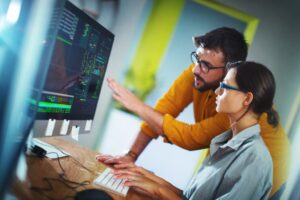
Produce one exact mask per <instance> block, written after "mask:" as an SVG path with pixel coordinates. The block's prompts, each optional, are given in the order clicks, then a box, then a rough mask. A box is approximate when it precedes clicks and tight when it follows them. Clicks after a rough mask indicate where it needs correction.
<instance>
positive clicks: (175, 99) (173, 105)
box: [141, 65, 193, 138]
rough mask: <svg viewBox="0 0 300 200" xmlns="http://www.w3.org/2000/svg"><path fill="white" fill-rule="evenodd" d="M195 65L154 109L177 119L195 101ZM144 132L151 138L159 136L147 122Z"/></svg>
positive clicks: (173, 85)
mask: <svg viewBox="0 0 300 200" xmlns="http://www.w3.org/2000/svg"><path fill="white" fill-rule="evenodd" d="M192 68H193V65H191V66H190V67H188V68H187V69H186V70H185V71H184V72H183V73H182V74H181V75H180V76H179V77H178V78H177V79H176V80H175V81H174V82H173V84H172V86H171V87H170V88H169V90H168V91H167V92H166V93H165V94H164V95H163V96H162V97H161V98H160V99H159V100H158V101H157V103H156V105H155V106H154V109H155V110H156V111H158V112H160V113H162V114H169V115H171V116H173V117H175V118H176V117H177V116H178V115H179V114H180V113H181V112H182V111H183V110H184V108H185V107H186V106H188V105H189V104H190V103H191V102H192V99H193V97H192V96H193V93H192V90H193V72H192ZM141 129H142V131H143V132H144V133H145V134H147V135H148V136H149V137H152V138H157V137H158V135H157V134H156V133H155V132H154V131H153V130H152V129H151V127H149V125H148V124H147V123H146V122H142V124H141Z"/></svg>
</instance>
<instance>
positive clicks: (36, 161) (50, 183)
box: [13, 137, 150, 200]
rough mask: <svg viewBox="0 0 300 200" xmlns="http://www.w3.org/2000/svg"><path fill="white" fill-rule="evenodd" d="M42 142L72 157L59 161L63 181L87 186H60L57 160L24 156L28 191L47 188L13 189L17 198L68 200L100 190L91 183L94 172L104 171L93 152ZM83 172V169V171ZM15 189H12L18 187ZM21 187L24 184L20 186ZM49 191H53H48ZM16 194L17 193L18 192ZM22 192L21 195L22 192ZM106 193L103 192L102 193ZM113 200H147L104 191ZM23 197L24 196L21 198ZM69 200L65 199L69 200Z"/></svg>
mask: <svg viewBox="0 0 300 200" xmlns="http://www.w3.org/2000/svg"><path fill="white" fill-rule="evenodd" d="M43 141H45V142H47V143H49V144H52V145H55V146H57V147H59V148H61V149H63V150H65V151H67V152H68V153H70V154H71V155H72V157H71V156H68V157H64V158H60V159H59V160H60V163H61V165H62V167H63V169H64V171H65V177H66V179H67V180H70V181H74V182H77V183H82V182H84V181H89V183H90V184H88V185H85V186H79V187H78V185H77V184H71V183H68V184H67V185H65V184H64V182H62V181H59V179H60V180H62V179H61V178H59V174H61V173H62V170H61V168H60V166H59V162H58V159H54V160H51V159H48V158H43V159H40V158H38V157H35V156H34V157H33V156H27V165H28V178H27V179H28V181H27V184H29V185H30V187H31V188H48V189H49V190H48V191H46V190H44V191H42V190H37V191H34V190H32V189H29V187H27V189H25V190H24V189H22V192H20V188H15V189H13V190H14V191H17V193H22V194H21V195H17V196H18V197H20V199H26V200H27V199H29V198H31V199H39V200H43V199H49V198H47V196H48V197H50V198H51V199H72V197H74V195H75V193H76V192H77V191H81V190H85V189H90V188H98V189H102V190H105V189H103V188H101V187H100V186H98V185H94V184H93V181H94V179H95V178H96V176H98V175H99V174H97V173H98V172H102V171H104V169H105V168H106V167H105V166H104V165H103V164H100V163H99V162H97V161H96V160H95V156H96V155H97V153H96V152H93V151H91V150H89V149H87V148H84V147H82V146H80V145H78V144H75V143H70V142H67V141H65V140H62V139H60V138H59V137H49V138H43ZM83 166H84V167H86V168H87V169H88V170H87V169H85V168H84V167H83ZM19 185H20V184H18V186H15V187H19ZM68 185H69V186H74V187H75V186H76V188H75V189H71V188H68ZM23 187H24V184H23ZM51 187H53V188H52V189H51ZM18 191H19V192H18ZM24 191H25V192H24ZM106 191H107V190H106ZM107 192H108V193H109V194H110V195H111V196H112V197H113V198H114V199H116V200H125V199H131V200H137V199H150V198H148V197H146V196H144V195H142V194H140V193H137V192H136V191H134V190H132V189H130V190H129V192H128V194H127V196H126V198H125V197H122V196H119V195H117V194H114V193H112V192H110V191H107ZM24 194H26V195H24ZM69 196H70V198H66V197H69Z"/></svg>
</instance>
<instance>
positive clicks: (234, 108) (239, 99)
mask: <svg viewBox="0 0 300 200" xmlns="http://www.w3.org/2000/svg"><path fill="white" fill-rule="evenodd" d="M235 76H236V69H235V68H232V69H230V70H229V71H228V73H227V74H226V76H225V78H224V80H223V83H224V84H225V86H229V87H230V86H231V87H233V88H237V89H238V88H239V87H238V85H237V83H236V81H235ZM215 93H216V95H217V99H216V104H217V107H216V111H217V112H223V113H227V114H238V113H240V112H242V111H244V110H245V100H246V94H245V93H244V92H242V91H238V90H234V89H228V88H221V87H218V88H217V89H216V91H215Z"/></svg>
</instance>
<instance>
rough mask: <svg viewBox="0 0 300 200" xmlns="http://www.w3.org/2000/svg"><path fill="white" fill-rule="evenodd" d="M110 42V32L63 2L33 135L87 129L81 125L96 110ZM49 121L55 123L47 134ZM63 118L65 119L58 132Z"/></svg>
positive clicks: (111, 35)
mask: <svg viewBox="0 0 300 200" xmlns="http://www.w3.org/2000/svg"><path fill="white" fill-rule="evenodd" d="M113 41H114V35H113V34H112V33H111V32H110V31H108V30H107V29H106V28H104V27H103V26H102V25H100V24H99V23H98V22H96V21H95V20H93V19H92V18H91V17H89V16H88V15H87V14H86V13H84V12H83V11H82V10H80V9H79V8H77V7H76V6H75V5H73V4H72V3H70V2H68V1H67V2H66V3H65V6H64V9H63V11H62V16H61V18H60V22H59V26H58V31H57V35H56V36H55V46H54V49H53V52H52V58H51V60H50V63H49V70H48V74H47V78H46V82H45V86H44V89H43V92H42V96H41V100H40V102H39V103H38V110H37V116H36V123H35V126H34V136H35V137H36V136H37V137H39V136H55V135H66V134H70V132H71V130H72V127H74V126H76V127H78V128H80V130H79V133H88V132H90V129H87V128H85V127H86V126H87V120H93V118H94V115H95V112H96V107H97V103H98V101H99V96H100V92H101V87H102V83H103V79H104V75H105V72H106V67H107V64H108V59H109V56H110V53H111V49H112V45H113ZM48 120H50V121H48ZM51 120H55V124H53V126H54V127H53V129H52V130H51V131H50V133H49V130H47V127H48V126H49V124H50V123H51ZM64 120H68V122H67V123H66V124H67V127H66V128H65V131H64V133H62V129H63V128H62V127H63V126H66V125H64ZM48 122H49V123H48ZM48 129H49V127H48ZM47 132H48V133H47Z"/></svg>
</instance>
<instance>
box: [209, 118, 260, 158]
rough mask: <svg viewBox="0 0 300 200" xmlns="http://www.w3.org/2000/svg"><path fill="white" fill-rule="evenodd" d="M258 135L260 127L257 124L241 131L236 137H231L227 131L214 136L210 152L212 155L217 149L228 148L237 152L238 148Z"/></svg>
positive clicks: (229, 131)
mask: <svg viewBox="0 0 300 200" xmlns="http://www.w3.org/2000/svg"><path fill="white" fill-rule="evenodd" d="M259 135H260V126H259V124H255V125H253V126H250V127H249V128H246V129H244V130H242V131H241V132H240V133H238V134H237V135H236V136H234V137H233V138H231V137H232V131H231V129H229V130H228V131H226V132H224V133H222V134H220V135H218V136H216V137H215V138H214V139H213V140H212V141H211V145H210V152H211V155H213V154H214V153H215V152H216V151H217V150H218V149H219V148H222V149H225V148H226V147H229V148H231V149H233V150H235V151H236V150H238V148H239V147H240V146H241V145H242V144H243V142H244V141H246V140H247V139H249V138H252V137H254V136H259Z"/></svg>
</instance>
